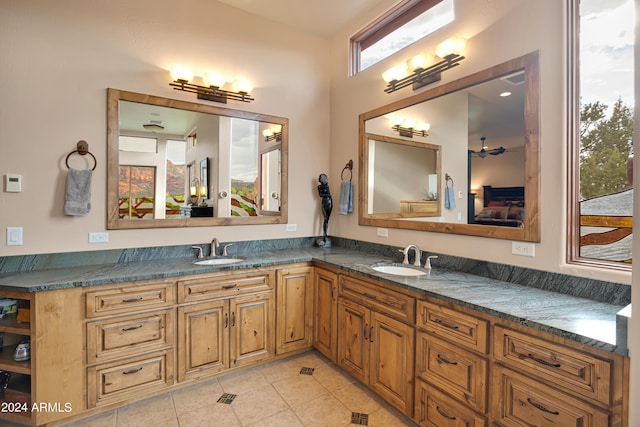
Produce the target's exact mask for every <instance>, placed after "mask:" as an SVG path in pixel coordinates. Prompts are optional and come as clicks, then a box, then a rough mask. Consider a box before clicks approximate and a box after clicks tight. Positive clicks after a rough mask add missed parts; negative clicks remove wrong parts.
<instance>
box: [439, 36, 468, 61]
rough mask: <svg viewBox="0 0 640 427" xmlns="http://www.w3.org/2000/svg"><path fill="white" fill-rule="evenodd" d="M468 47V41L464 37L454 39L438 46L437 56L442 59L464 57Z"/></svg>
mask: <svg viewBox="0 0 640 427" xmlns="http://www.w3.org/2000/svg"><path fill="white" fill-rule="evenodd" d="M466 45H467V40H466V39H465V38H464V37H452V38H450V39H447V40H445V41H443V42H442V43H440V44H439V45H438V46H436V55H438V56H439V57H440V58H444V57H446V56H447V55H451V54H456V55H462V52H463V51H464V48H465V46H466Z"/></svg>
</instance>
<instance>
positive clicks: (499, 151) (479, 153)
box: [469, 136, 507, 159]
mask: <svg viewBox="0 0 640 427" xmlns="http://www.w3.org/2000/svg"><path fill="white" fill-rule="evenodd" d="M480 141H482V148H481V149H480V151H473V150H469V154H470V155H475V156H478V157H480V158H481V159H484V158H485V157H486V156H487V154H490V155H492V156H497V155H499V154H502V153H504V152H505V151H507V150H505V148H504V147H499V148H493V149H491V150H490V149H489V148H488V147H487V138H486V137H484V136H483V137H481V138H480Z"/></svg>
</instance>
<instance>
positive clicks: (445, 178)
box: [444, 173, 455, 187]
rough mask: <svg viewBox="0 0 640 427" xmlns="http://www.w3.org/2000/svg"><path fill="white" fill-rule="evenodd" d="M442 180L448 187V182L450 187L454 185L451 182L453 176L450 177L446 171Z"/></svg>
mask: <svg viewBox="0 0 640 427" xmlns="http://www.w3.org/2000/svg"><path fill="white" fill-rule="evenodd" d="M444 181H445V185H446V186H447V187H449V182H451V187H455V184H454V183H453V178H451V175H449V174H448V173H445V174H444Z"/></svg>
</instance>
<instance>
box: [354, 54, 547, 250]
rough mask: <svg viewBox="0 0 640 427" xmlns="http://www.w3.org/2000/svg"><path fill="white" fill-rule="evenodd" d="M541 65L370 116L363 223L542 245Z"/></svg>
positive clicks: (528, 62)
mask: <svg viewBox="0 0 640 427" xmlns="http://www.w3.org/2000/svg"><path fill="white" fill-rule="evenodd" d="M537 57H538V55H537V52H534V53H532V54H529V55H526V56H524V57H521V58H517V59H514V60H512V61H508V62H506V63H503V64H500V65H497V66H495V67H492V68H490V69H487V70H484V71H481V72H478V73H475V74H473V75H470V76H467V77H465V78H462V79H460V80H457V81H454V82H451V83H448V84H445V85H442V86H441V87H436V88H434V89H431V90H427V91H425V92H422V93H419V94H417V95H413V96H411V97H409V98H406V99H404V100H401V101H397V102H395V103H393V104H389V105H387V106H384V107H381V108H378V109H376V110H373V111H370V112H368V113H365V114H362V115H361V116H360V120H361V125H360V132H361V135H360V151H361V156H360V158H361V160H364V161H365V163H366V164H363V165H361V168H360V171H361V180H360V184H361V187H360V189H361V197H360V202H361V211H360V213H361V215H360V218H359V220H360V224H362V225H374V226H379V227H381V226H382V227H395V228H406V229H415V230H424V231H436V232H446V233H457V234H468V235H477V236H485V237H494V238H504V239H512V240H527V241H538V239H539V224H538V206H539V194H538V187H539V168H538V165H539V160H538V159H539V152H538V103H539V100H538V61H537ZM373 141H375V144H374V143H373ZM404 147H412V148H411V149H412V150H415V151H414V152H413V154H410V155H406V157H405V159H406V160H398V158H397V157H398V156H403V157H404V156H405V155H404V154H401V153H402V152H403V150H407V148H404ZM432 158H436V159H438V160H437V161H436V162H435V164H436V166H435V167H434V162H433V161H432V160H430V159H432ZM385 170H388V173H389V174H390V175H389V176H393V178H385V179H381V174H382V173H383V172H381V171H385ZM381 200H384V201H385V203H384V204H381V203H380V201H381Z"/></svg>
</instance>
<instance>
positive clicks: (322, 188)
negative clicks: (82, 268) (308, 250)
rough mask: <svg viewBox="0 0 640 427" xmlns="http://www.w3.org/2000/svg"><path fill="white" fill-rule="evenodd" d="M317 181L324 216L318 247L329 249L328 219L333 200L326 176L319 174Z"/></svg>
mask: <svg viewBox="0 0 640 427" xmlns="http://www.w3.org/2000/svg"><path fill="white" fill-rule="evenodd" d="M318 181H319V182H320V184H318V195H319V196H320V198H321V199H322V214H323V215H324V222H323V223H322V230H323V233H324V236H323V238H322V240H318V245H319V246H324V247H329V246H331V241H330V240H329V239H328V237H327V231H328V230H329V217H330V216H331V209H333V200H332V199H331V191H330V190H329V178H327V175H325V174H320V177H319V178H318Z"/></svg>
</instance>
